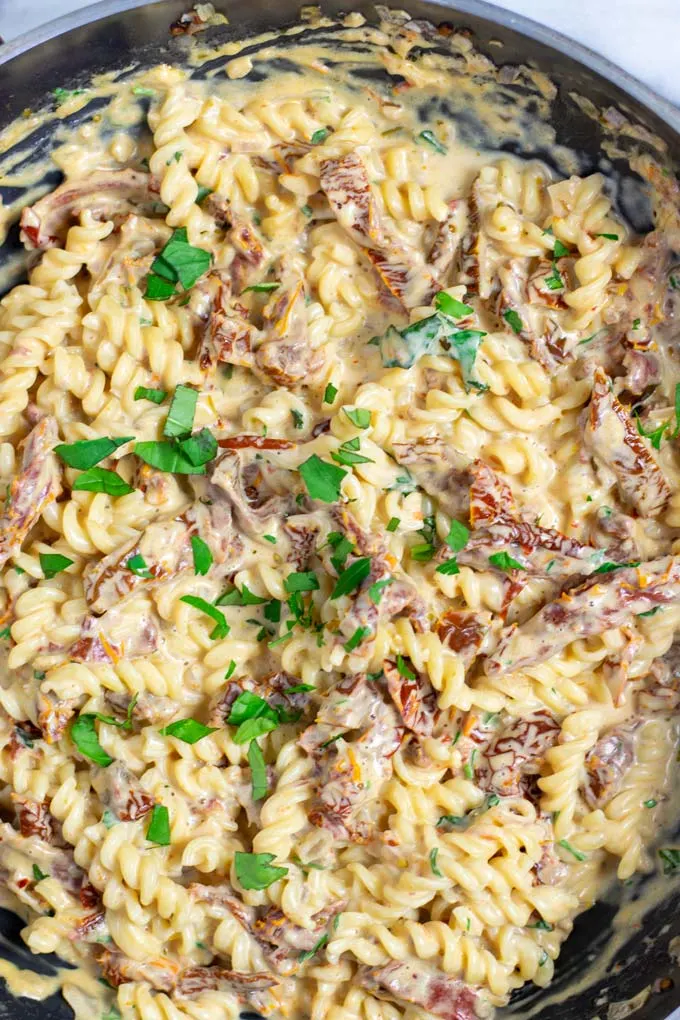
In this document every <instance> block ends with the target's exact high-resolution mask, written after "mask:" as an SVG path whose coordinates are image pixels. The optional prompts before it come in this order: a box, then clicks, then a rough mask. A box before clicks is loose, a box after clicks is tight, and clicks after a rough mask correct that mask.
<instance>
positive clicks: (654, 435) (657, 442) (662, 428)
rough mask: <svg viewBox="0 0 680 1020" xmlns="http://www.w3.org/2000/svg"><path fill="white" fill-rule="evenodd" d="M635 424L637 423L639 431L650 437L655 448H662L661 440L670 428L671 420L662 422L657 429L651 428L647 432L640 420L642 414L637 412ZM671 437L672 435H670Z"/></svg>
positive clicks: (647, 437)
mask: <svg viewBox="0 0 680 1020" xmlns="http://www.w3.org/2000/svg"><path fill="white" fill-rule="evenodd" d="M635 424H636V425H637V430H638V433H639V434H640V435H641V436H644V438H645V439H649V441H650V443H651V444H652V446H653V448H654V449H655V450H660V449H661V440H662V439H663V436H664V433H665V432H666V431H667V430H668V429H670V427H671V423H670V422H669V421H665V422H662V423H661V425H658V426H657V427H656V428H655V429H650V430H649V432H645V429H644V426H643V424H642V422H641V421H640V415H639V414H637V413H636V414H635ZM669 438H671V437H669Z"/></svg>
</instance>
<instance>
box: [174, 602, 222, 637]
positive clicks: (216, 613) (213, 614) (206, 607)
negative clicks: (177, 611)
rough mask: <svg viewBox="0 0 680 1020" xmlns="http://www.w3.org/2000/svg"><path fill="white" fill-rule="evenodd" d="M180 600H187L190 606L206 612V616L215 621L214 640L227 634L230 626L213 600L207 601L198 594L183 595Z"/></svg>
mask: <svg viewBox="0 0 680 1020" xmlns="http://www.w3.org/2000/svg"><path fill="white" fill-rule="evenodd" d="M180 602H186V604H187V605H188V606H192V607H193V608H194V609H198V610H199V611H200V612H201V613H205V615H206V616H209V617H210V619H211V620H214V621H215V627H214V628H213V630H212V631H211V632H210V637H211V638H212V640H213V641H216V640H218V639H221V638H225V637H226V636H227V634H228V633H229V630H230V628H229V624H228V623H227V621H226V620H225V618H224V613H221V612H220V610H219V609H217V608H216V607H215V606H214V605H213V604H212V603H211V602H207V601H206V599H202V598H200V596H198V595H182V597H181V598H180Z"/></svg>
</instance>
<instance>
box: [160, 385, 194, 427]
mask: <svg viewBox="0 0 680 1020" xmlns="http://www.w3.org/2000/svg"><path fill="white" fill-rule="evenodd" d="M197 400H198V390H195V389H194V388H193V387H192V386H183V385H179V386H178V387H177V388H176V390H175V392H174V393H173V396H172V402H171V404H170V410H169V411H168V417H167V419H166V422H165V425H164V426H163V435H164V436H165V437H166V438H168V439H173V438H179V437H180V436H186V435H187V434H188V433H189V432H191V429H192V428H193V424H194V415H195V413H196V401H197Z"/></svg>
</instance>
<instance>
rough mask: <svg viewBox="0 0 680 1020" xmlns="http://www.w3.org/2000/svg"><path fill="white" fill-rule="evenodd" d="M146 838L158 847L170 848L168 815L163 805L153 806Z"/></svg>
mask: <svg viewBox="0 0 680 1020" xmlns="http://www.w3.org/2000/svg"><path fill="white" fill-rule="evenodd" d="M146 838H147V839H148V840H149V842H150V843H156V844H157V845H158V846H170V815H169V813H168V809H167V808H166V807H165V805H164V804H154V806H153V810H152V812H151V821H150V822H149V828H148V829H147V830H146Z"/></svg>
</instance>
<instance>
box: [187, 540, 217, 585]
mask: <svg viewBox="0 0 680 1020" xmlns="http://www.w3.org/2000/svg"><path fill="white" fill-rule="evenodd" d="M191 551H192V553H193V557H194V573H195V574H199V575H202V574H207V573H208V571H209V570H210V568H211V566H212V562H213V557H212V553H211V552H210V546H209V545H208V543H207V542H204V541H203V539H202V538H201V537H200V536H199V535H192V536H191Z"/></svg>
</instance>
